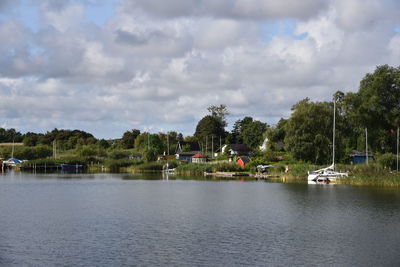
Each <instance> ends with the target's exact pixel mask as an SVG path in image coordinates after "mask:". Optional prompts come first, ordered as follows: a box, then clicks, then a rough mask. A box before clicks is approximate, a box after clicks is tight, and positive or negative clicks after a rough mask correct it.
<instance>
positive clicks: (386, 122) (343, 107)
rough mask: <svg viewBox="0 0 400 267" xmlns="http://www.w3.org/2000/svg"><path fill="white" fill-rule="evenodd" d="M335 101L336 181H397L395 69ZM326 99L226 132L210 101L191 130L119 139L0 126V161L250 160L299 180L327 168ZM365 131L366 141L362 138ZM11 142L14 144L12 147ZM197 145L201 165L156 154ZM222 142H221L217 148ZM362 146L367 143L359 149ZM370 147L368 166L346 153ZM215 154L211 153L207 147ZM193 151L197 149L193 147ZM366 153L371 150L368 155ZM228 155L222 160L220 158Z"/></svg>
mask: <svg viewBox="0 0 400 267" xmlns="http://www.w3.org/2000/svg"><path fill="white" fill-rule="evenodd" d="M333 100H334V101H335V103H336V105H335V108H336V114H337V115H336V127H335V129H336V131H335V132H336V139H335V151H336V153H335V160H336V163H338V164H337V165H336V169H337V170H341V171H347V172H349V173H350V174H351V176H349V177H348V178H343V179H341V180H339V181H338V183H341V184H354V185H377V186H400V178H399V177H400V175H399V173H395V172H393V171H392V170H396V169H397V168H398V167H397V166H396V161H397V158H396V156H395V154H396V153H397V151H398V141H397V140H398V132H399V130H398V129H399V126H400V109H399V107H400V67H390V66H388V65H383V66H378V67H377V68H376V70H375V72H374V73H368V74H366V75H365V77H364V78H363V79H362V81H361V82H360V86H359V91H358V92H356V93H353V92H350V93H344V92H341V91H337V92H336V93H335V94H334V95H333ZM333 108H334V105H333V102H312V101H311V100H310V99H309V98H305V99H303V100H301V101H299V102H298V103H297V104H295V105H294V106H293V107H292V114H291V116H290V117H289V118H288V119H281V120H280V121H279V122H278V123H277V124H276V125H272V126H270V125H268V124H267V123H264V122H261V121H258V120H255V119H253V118H252V117H249V116H245V117H244V118H242V119H238V120H237V121H236V122H235V123H234V124H233V127H232V130H231V131H230V132H228V131H226V129H225V128H226V126H227V121H226V117H227V116H228V115H229V112H228V109H227V106H226V105H223V104H221V105H219V106H210V107H209V108H208V111H209V114H208V115H206V116H204V117H203V118H202V119H201V120H200V121H199V122H198V123H197V126H196V127H195V132H194V134H193V136H185V137H184V136H183V135H182V134H181V133H178V132H175V131H169V132H167V133H161V132H159V133H149V132H141V131H140V130H137V129H133V130H128V131H126V132H125V133H123V135H122V136H121V138H117V139H110V140H105V139H96V138H95V137H94V136H93V135H92V134H90V133H87V132H85V131H81V130H59V129H54V130H52V131H50V132H46V133H32V132H28V133H25V134H22V133H20V132H18V131H16V130H15V129H3V128H0V158H10V157H15V158H18V159H22V160H28V161H27V162H24V163H23V164H22V168H33V167H34V168H43V167H45V168H51V167H55V166H58V165H59V164H61V163H66V164H77V165H84V166H86V167H87V169H88V170H89V171H127V172H149V171H157V172H160V171H162V170H163V169H164V168H166V163H168V167H167V168H168V169H175V172H176V173H178V174H190V175H203V174H204V173H205V172H235V173H238V172H243V173H246V174H254V173H256V171H257V170H256V167H257V165H260V164H262V165H265V164H272V165H273V166H274V167H273V168H271V169H270V170H269V173H268V174H269V175H270V176H278V177H281V178H282V179H284V180H285V181H305V180H306V176H307V172H308V171H311V170H316V169H320V168H324V167H327V166H328V165H330V164H331V159H332V157H333V155H332V141H331V137H332V125H333V120H332V110H333ZM366 128H367V129H368V140H366V135H365V132H366ZM14 143H19V144H18V146H14V145H12V144H14ZM180 143H186V144H185V145H183V146H182V147H179V149H180V152H188V151H190V150H192V151H194V150H193V149H191V147H190V145H189V143H196V144H198V146H197V147H198V149H196V151H201V153H203V154H205V155H206V156H208V160H207V162H206V163H196V164H195V163H185V162H184V161H175V160H172V161H171V160H169V161H164V160H161V161H160V160H159V159H160V155H168V159H171V158H174V156H171V155H174V154H175V153H176V151H177V150H178V144H180ZM223 144H227V145H228V146H227V147H226V149H225V151H222V146H223ZM230 144H245V145H247V146H248V147H249V148H250V150H252V151H253V153H252V154H251V161H250V162H248V163H247V164H246V166H245V168H241V167H240V166H239V165H238V164H237V163H236V156H233V157H232V155H231V154H229V148H230ZM366 144H367V148H368V149H366V147H365V146H366ZM365 150H368V151H369V152H370V153H371V152H372V154H373V156H374V158H375V160H374V161H371V162H370V164H368V165H367V164H355V165H350V154H351V152H352V151H361V152H362V151H365ZM215 151H218V155H217V156H216V157H215V158H214V155H213V152H215ZM195 153H199V152H195ZM370 155H371V154H370ZM229 159H230V160H231V162H229V161H228V160H229Z"/></svg>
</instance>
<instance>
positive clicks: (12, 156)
mask: <svg viewBox="0 0 400 267" xmlns="http://www.w3.org/2000/svg"><path fill="white" fill-rule="evenodd" d="M14 146H15V144H14V139H13V144H12V150H11V158H14Z"/></svg>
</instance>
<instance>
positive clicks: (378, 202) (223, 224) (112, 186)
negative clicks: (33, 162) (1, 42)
mask: <svg viewBox="0 0 400 267" xmlns="http://www.w3.org/2000/svg"><path fill="white" fill-rule="evenodd" d="M170 178H171V177H170ZM399 247H400V190H398V189H383V188H369V187H351V186H343V185H307V184H284V183H273V182H263V181H244V182H240V181H216V180H204V179H195V177H186V178H185V179H176V180H173V179H169V180H166V179H164V180H163V179H162V177H161V176H160V175H147V174H146V175H145V174H143V175H142V174H109V173H107V174H106V173H101V174H29V173H19V172H9V173H6V174H3V175H0V265H2V266H3V265H4V266H54V265H59V266H124V265H129V266H132V265H140V266H165V265H167V266H168V265H169V266H246V265H247V266H288V265H305V266H311V265H335V266H376V265H378V266H399V265H400V253H399Z"/></svg>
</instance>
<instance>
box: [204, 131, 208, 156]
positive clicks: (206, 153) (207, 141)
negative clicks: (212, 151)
mask: <svg viewBox="0 0 400 267" xmlns="http://www.w3.org/2000/svg"><path fill="white" fill-rule="evenodd" d="M207 146H208V136H207V135H206V153H204V154H206V155H207V148H208V147H207Z"/></svg>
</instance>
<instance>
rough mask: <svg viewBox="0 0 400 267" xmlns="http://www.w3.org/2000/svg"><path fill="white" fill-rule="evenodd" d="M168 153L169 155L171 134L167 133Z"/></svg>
mask: <svg viewBox="0 0 400 267" xmlns="http://www.w3.org/2000/svg"><path fill="white" fill-rule="evenodd" d="M167 152H168V155H169V133H167Z"/></svg>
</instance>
